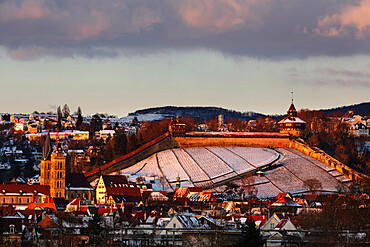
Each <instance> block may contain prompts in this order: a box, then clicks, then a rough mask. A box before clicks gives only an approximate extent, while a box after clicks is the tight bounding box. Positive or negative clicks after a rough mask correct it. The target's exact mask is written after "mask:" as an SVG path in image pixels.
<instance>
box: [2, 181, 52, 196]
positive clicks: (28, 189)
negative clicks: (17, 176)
mask: <svg viewBox="0 0 370 247" xmlns="http://www.w3.org/2000/svg"><path fill="white" fill-rule="evenodd" d="M0 193H2V194H6V193H20V194H22V193H34V194H36V193H41V194H44V195H46V196H50V186H49V185H39V184H18V183H9V184H0Z"/></svg>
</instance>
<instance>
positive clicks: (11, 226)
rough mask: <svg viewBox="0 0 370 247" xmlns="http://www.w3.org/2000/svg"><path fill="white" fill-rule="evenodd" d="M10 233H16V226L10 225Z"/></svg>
mask: <svg viewBox="0 0 370 247" xmlns="http://www.w3.org/2000/svg"><path fill="white" fill-rule="evenodd" d="M9 233H10V234H14V233H15V225H9Z"/></svg>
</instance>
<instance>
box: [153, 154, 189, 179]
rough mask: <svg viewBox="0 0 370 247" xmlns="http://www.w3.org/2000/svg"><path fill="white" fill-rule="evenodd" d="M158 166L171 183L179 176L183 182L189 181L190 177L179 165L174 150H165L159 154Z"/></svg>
mask: <svg viewBox="0 0 370 247" xmlns="http://www.w3.org/2000/svg"><path fill="white" fill-rule="evenodd" d="M157 158H158V164H159V167H160V168H161V170H162V171H163V173H164V174H166V177H167V179H168V180H169V181H170V182H175V181H176V178H177V177H178V176H179V177H180V179H181V180H189V176H188V175H187V174H186V172H185V171H184V169H182V167H181V165H180V164H179V162H178V160H177V158H176V156H175V154H174V153H173V152H172V150H165V151H162V152H159V153H157Z"/></svg>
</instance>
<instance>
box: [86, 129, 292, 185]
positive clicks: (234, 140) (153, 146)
mask: <svg viewBox="0 0 370 247" xmlns="http://www.w3.org/2000/svg"><path fill="white" fill-rule="evenodd" d="M207 146H240V147H243V146H245V147H272V148H274V147H288V146H289V139H288V138H287V137H247V138H246V137H175V138H173V137H171V136H170V135H169V133H167V134H165V135H163V136H161V137H158V138H157V139H155V140H153V141H151V142H150V143H147V144H145V145H144V146H142V147H140V148H138V149H137V150H135V151H133V152H131V153H129V154H126V155H124V156H122V157H120V158H118V159H115V160H113V161H111V162H109V163H108V164H106V165H103V166H101V167H100V168H98V169H95V170H93V171H91V172H88V173H86V174H85V176H86V178H87V179H88V181H90V182H91V181H93V180H94V179H96V178H98V177H99V176H100V175H102V174H110V173H112V172H117V171H120V170H122V169H125V168H127V167H130V166H132V165H134V164H136V163H137V162H139V161H141V160H143V159H146V158H148V157H149V156H151V155H153V154H155V153H157V152H160V151H163V150H166V149H171V148H178V147H182V148H186V147H207Z"/></svg>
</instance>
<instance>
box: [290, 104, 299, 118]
mask: <svg viewBox="0 0 370 247" xmlns="http://www.w3.org/2000/svg"><path fill="white" fill-rule="evenodd" d="M288 117H290V118H291V117H297V110H296V109H295V106H294V104H293V100H292V104H291V105H290V107H289V109H288Z"/></svg>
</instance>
